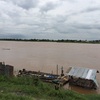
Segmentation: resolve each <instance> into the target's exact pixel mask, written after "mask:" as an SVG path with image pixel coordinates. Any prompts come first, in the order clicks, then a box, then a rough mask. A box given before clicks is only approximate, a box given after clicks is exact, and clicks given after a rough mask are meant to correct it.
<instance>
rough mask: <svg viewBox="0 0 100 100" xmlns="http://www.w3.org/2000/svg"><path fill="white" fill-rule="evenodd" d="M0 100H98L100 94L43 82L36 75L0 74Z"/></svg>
mask: <svg viewBox="0 0 100 100" xmlns="http://www.w3.org/2000/svg"><path fill="white" fill-rule="evenodd" d="M0 100H100V95H93V94H92V95H85V94H79V93H76V92H74V91H70V90H65V89H63V88H60V89H59V90H55V88H54V86H53V85H52V84H49V83H44V82H42V81H41V80H39V79H38V77H28V76H23V77H11V78H10V77H7V76H0Z"/></svg>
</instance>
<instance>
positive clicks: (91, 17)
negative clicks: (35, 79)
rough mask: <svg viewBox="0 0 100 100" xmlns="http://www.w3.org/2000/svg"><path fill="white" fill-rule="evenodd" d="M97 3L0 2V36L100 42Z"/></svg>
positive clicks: (92, 0)
mask: <svg viewBox="0 0 100 100" xmlns="http://www.w3.org/2000/svg"><path fill="white" fill-rule="evenodd" d="M99 16H100V0H84V1H83V0H0V36H1V37H11V36H12V37H13V38H14V37H15V38H18V37H20V36H21V38H50V39H57V38H58V39H62V38H64V39H67V38H69V39H100V35H99V34H100V33H99V31H100V18H99Z"/></svg>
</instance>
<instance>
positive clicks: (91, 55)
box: [0, 41, 100, 94]
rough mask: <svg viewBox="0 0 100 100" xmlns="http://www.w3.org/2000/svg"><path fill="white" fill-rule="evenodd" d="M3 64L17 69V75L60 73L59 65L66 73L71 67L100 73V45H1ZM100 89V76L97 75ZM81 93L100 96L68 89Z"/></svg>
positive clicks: (0, 55)
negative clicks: (86, 68)
mask: <svg viewBox="0 0 100 100" xmlns="http://www.w3.org/2000/svg"><path fill="white" fill-rule="evenodd" d="M0 62H5V63H6V64H10V65H13V66H14V69H15V71H17V70H19V69H23V68H25V69H26V70H35V71H43V72H49V73H51V72H53V73H56V66H57V65H58V67H59V68H58V69H59V74H60V71H61V67H62V66H63V68H64V73H66V71H67V69H68V68H69V67H88V68H94V69H97V70H99V71H100V44H82V43H56V42H14V41H9V42H8V41H0ZM97 81H98V83H99V85H100V74H97ZM65 88H66V89H71V90H74V91H77V92H80V93H86V94H87V93H89V94H90V93H96V94H100V89H97V90H88V89H83V88H80V87H76V86H68V85H66V86H65Z"/></svg>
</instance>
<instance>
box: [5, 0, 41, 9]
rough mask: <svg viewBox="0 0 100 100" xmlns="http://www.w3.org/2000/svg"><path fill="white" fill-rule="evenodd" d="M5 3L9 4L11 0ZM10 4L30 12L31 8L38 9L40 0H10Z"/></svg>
mask: <svg viewBox="0 0 100 100" xmlns="http://www.w3.org/2000/svg"><path fill="white" fill-rule="evenodd" d="M5 1H7V2H9V0H5ZM10 2H12V3H13V4H15V5H17V6H19V7H21V8H23V9H26V10H28V9H30V8H34V7H36V6H37V4H38V2H39V0H10Z"/></svg>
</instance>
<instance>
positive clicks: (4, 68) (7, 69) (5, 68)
mask: <svg viewBox="0 0 100 100" xmlns="http://www.w3.org/2000/svg"><path fill="white" fill-rule="evenodd" d="M13 70H14V67H13V66H11V65H5V63H4V62H0V75H6V76H13Z"/></svg>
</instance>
